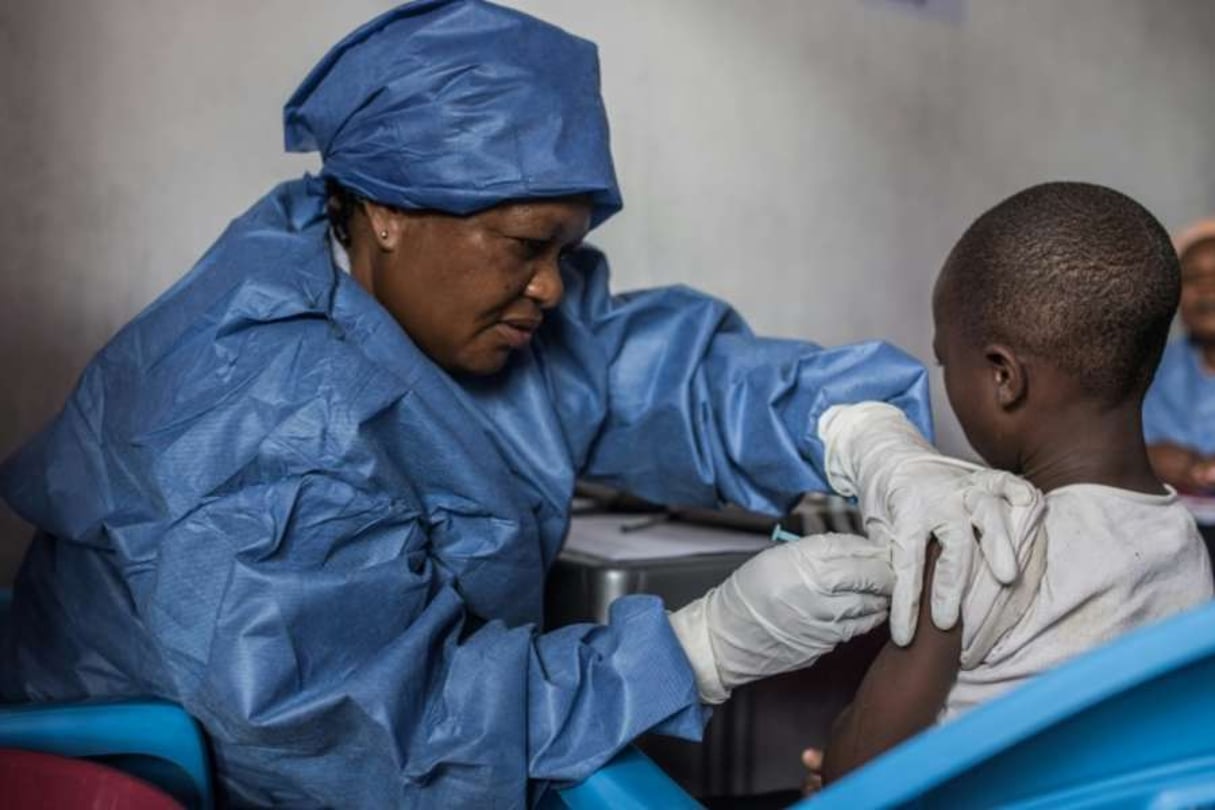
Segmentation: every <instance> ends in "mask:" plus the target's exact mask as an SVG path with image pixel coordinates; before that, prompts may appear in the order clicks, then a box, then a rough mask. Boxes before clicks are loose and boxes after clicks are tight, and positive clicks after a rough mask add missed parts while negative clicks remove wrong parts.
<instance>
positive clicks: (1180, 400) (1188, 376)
mask: <svg viewBox="0 0 1215 810" xmlns="http://www.w3.org/2000/svg"><path fill="white" fill-rule="evenodd" d="M1143 433H1144V437H1145V438H1146V439H1147V443H1148V444H1158V443H1169V444H1177V445H1181V446H1182V447H1188V448H1190V449H1191V450H1194V451H1196V452H1198V453H1200V454H1202V455H1205V456H1212V455H1215V374H1211V373H1210V372H1208V371H1205V370H1204V369H1203V367H1202V358H1201V356H1200V355H1199V352H1198V349H1197V348H1196V347H1195V346H1194V344H1192V343H1191V342H1190V341H1189V340H1188V339H1187V338H1180V339H1178V340H1174V341H1173V342H1171V343H1169V345H1168V346H1167V347H1166V348H1165V350H1164V356H1163V357H1162V358H1161V360H1160V367H1159V368H1158V369H1156V377H1155V378H1154V379H1153V380H1152V387H1151V388H1149V389H1148V393H1147V396H1146V397H1145V398H1144V400H1143Z"/></svg>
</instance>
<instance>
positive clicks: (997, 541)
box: [818, 402, 1035, 645]
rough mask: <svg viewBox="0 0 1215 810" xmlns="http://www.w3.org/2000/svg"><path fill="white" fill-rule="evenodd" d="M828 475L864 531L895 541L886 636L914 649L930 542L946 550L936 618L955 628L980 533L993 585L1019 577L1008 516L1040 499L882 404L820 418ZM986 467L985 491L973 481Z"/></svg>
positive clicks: (935, 592) (936, 589)
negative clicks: (936, 443) (931, 439)
mask: <svg viewBox="0 0 1215 810" xmlns="http://www.w3.org/2000/svg"><path fill="white" fill-rule="evenodd" d="M818 435H819V438H821V439H822V441H823V445H824V447H825V453H824V457H825V462H826V471H827V479H828V482H829V483H830V484H831V486H832V487H834V488H835V489H836V491H838V492H839V493H840V494H842V495H848V496H853V495H855V496H856V498H857V500H858V501H859V503H860V508H861V514H862V516H863V517H864V520H865V531H866V533H868V535H869V537H870V538H871V539H872V540H874V541H877V542H883V543H889V544H890V548H891V564H892V565H893V567H894V574H895V586H894V596H893V598H892V599H891V604H890V636H891V638H892V639H893V640H894V642H895V643H896V644H901V645H906V644H909V643H911V639H912V638H913V637H914V636H915V624H916V615H917V612H918V611H919V604H920V587H921V586H922V584H923V581H924V579H923V576H924V558H925V555H926V553H927V550H928V541H929V538H930V537H932V536H934V535H935V536H936V539H937V542H938V543H939V544H940V546H941V555H940V557H939V558H938V560H937V566H936V572H935V575H934V577H933V584H932V622H933V624H935V625H936V626H937V627H939V628H941V629H942V630H948V629H949V628H951V627H953V626H954V625H955V624H957V621H958V613H959V611H960V607H961V603H962V597H963V595H964V594H965V592H966V587H967V585H968V584H969V582H970V580H971V569H972V566H973V565H974V564H975V553H974V550H975V547H976V543H975V540H976V532H975V530H976V529H977V530H978V533H977V534H978V538H977V539H978V543H977V545H978V547H979V548H980V549H981V550H982V552H983V553H982V562H983V563H984V564H986V566H987V567H988V569H989V570H990V572H991V574H992V576H993V577H994V578H995V579H996V581H997V582H999V583H1002V584H1005V585H1007V584H1009V583H1012V582H1013V581H1015V580H1016V578H1017V573H1018V571H1017V556H1016V553H1015V551H1014V549H1015V548H1016V547H1017V545H1018V544H1017V543H1015V542H1014V541H1015V540H1016V538H1014V537H1013V536H1012V534H1011V530H1010V526H1012V525H1013V522H1012V519H1011V516H1010V511H1011V507H1013V506H1026V505H1029V504H1032V503H1033V502H1034V500H1035V493H1034V490H1033V487H1031V486H1030V485H1029V484H1027V483H1026V482H1025V481H1022V480H1021V479H1020V478H1017V477H1016V476H1014V475H1012V474H1010V473H1001V472H998V471H992V470H987V468H984V467H980V466H978V465H977V464H971V463H968V462H965V461H961V460H959V459H954V458H949V457H948V456H943V455H941V454H940V453H939V452H938V451H937V449H936V448H934V447H933V446H932V445H931V444H929V443H928V441H927V440H925V439H924V437H923V436H921V435H920V433H919V431H918V430H916V428H915V426H914V425H912V424H911V422H910V420H908V419H907V417H906V416H904V415H903V412H902V411H900V410H899V409H898V408H896V407H894V406H893V405H887V404H885V403H882V402H862V403H859V404H856V405H836V406H833V407H831V408H829V409H828V410H827V412H826V413H824V414H823V415H822V418H820V419H819V422H818ZM979 470H983V471H985V472H986V473H988V474H987V475H985V476H984V478H983V486H982V487H974V486H973V485H972V480H971V476H972V474H973V473H974V472H976V471H979Z"/></svg>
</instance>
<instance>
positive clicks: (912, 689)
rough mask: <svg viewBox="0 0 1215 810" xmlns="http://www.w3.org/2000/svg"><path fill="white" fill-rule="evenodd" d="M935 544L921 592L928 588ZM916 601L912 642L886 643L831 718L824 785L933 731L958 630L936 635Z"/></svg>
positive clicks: (954, 666) (954, 668) (954, 662)
mask: <svg viewBox="0 0 1215 810" xmlns="http://www.w3.org/2000/svg"><path fill="white" fill-rule="evenodd" d="M936 557H937V548H936V545H935V543H934V544H933V547H932V548H931V549H930V551H929V562H928V565H927V566H926V571H925V575H924V588H925V591H927V590H928V589H929V588H930V587H931V584H932V573H933V569H934V568H935V567H936ZM929 612H930V607H929V605H928V600H927V599H924V600H921V602H920V617H919V621H918V622H917V624H916V633H915V638H914V639H913V640H912V642H911V644H910V645H909V646H907V647H900V646H898V645H896V644H894V643H893V642H887V643H886V646H885V647H883V648H882V651H881V653H879V654H878V657H877V659H876V660H875V661H874V662H873V665H872V666H870V667H869V672H868V673H866V675H865V679H864V681H862V682H861V687H860V689H859V690H857V693H856V697H855V698H854V699H853V701H852V704H851V705H850V706H848V707H847V708H846V709H844V711H843V712H842V713H841V714H840V716H839V717H838V718H837V719H836V721H835V724H834V726H833V727H832V729H831V738H830V740H829V741H828V743H827V749H826V753H825V756H824V760H823V769H822V776H823V781H824V782H828V783H829V782H832V781H834V780H836V779H839V778H840V777H842V776H843V775H845V774H846V773H848V772H849V771H852V770H854V769H856V768H859V767H860V766H861V765H864V764H865V763H866V762H868V761H869V760H871V759H874V758H875V757H877V756H878V755H880V754H881V753H883V752H884V751H886V750H888V749H890V748H893V747H894V746H895V745H898V744H899V743H900V742H902V741H903V740H906V739H907V738H909V737H912V736H914V735H915V734H917V733H919V732H921V731H923V730H924V729H926V728H929V727H930V726H932V725H933V724H934V723H935V722H936V719H937V716H938V715H939V714H940V712H941V709H942V707H944V705H945V699H946V698H947V697H948V695H949V690H950V689H951V688H952V687H953V683H954V679H955V678H956V677H957V673H958V661H959V660H960V658H961V655H962V625H961V623H960V622H959V623H958V624H957V625H956V626H955V627H954V628H953V629H952V630H948V631H944V630H939V629H938V628H937V627H936V626H935V625H934V624H933V623H932V621H931V620H930V618H929Z"/></svg>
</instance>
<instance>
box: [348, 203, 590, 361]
mask: <svg viewBox="0 0 1215 810" xmlns="http://www.w3.org/2000/svg"><path fill="white" fill-rule="evenodd" d="M590 217H591V206H590V203H589V202H587V201H585V200H583V199H581V198H562V199H554V200H538V201H534V202H517V203H505V204H503V205H499V206H496V207H494V208H491V209H489V210H486V211H482V212H480V213H477V214H473V215H470V216H465V217H460V216H453V215H450V214H440V213H436V212H432V211H398V210H394V209H388V208H383V207H380V206H375V205H368V206H367V223H368V225H369V226H370V228H371V231H370V232H366V231H364V233H363V238H365V239H369V240H371V242H372V245H371V248H370V251H369V261H367V262H366V263H365V264H364V265H363V267H359V266H358V263H357V259H356V256H357V254H358V252H359V251H358V250H357V247H358V246H357V245H356V251H355V253H356V256H352V260H355V261H356V265H355V267H353V268H352V272H354V275H355V277H356V278H357V279H358V281H359V282H360V283H362V284H363V286H364V287H365V288H367V289H368V290H369V291H370V292H371V294H372V295H374V296H375V298H376V300H378V301H379V302H380V304H381V305H383V307H384V308H385V309H387V310H388V311H389V312H390V313H391V314H392V316H393V317H394V318H395V319H396V320H397V322H398V323H399V324H400V325H401V328H402V329H404V330H405V332H406V333H407V334H408V335H409V337H410V338H411V339H412V340H413V341H414V343H415V344H417V346H418V347H419V348H420V349H422V351H424V352H425V353H426V354H427V355H428V356H429V357H430V358H431V359H432V360H434V361H435V362H436V363H438V364H439V365H440V366H442V367H443V368H444V369H446V370H447V371H449V372H451V373H455V374H460V373H463V374H474V375H485V374H493V373H494V372H496V371H498V370H500V369H501V368H502V367H503V366H504V365H505V364H506V360H507V358H508V357H509V356H510V353H511V352H512V351H513V350H515V349H520V348H523V347H524V346H526V345H527V344H528V342H529V341H530V340H531V338H532V335H534V334H535V332H536V330H537V329H538V328H539V327H540V323H541V320H542V319H543V317H544V312H545V310H549V309H552V308H553V307H555V306H557V304H558V303H560V301H561V297H562V295H563V294H564V292H565V288H564V285H563V284H562V281H561V274H560V268H559V261H560V258H561V256H562V254H564V253H565V252H566V251H568V250H570V249H571V248H573V247H575V246H577V245H578V244H579V243H580V242H581V241H582V239H583V237H584V236H586V232H587V230H588V228H589V227H590Z"/></svg>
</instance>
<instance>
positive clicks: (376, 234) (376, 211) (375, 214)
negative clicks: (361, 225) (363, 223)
mask: <svg viewBox="0 0 1215 810" xmlns="http://www.w3.org/2000/svg"><path fill="white" fill-rule="evenodd" d="M363 213H364V214H365V215H366V217H367V224H368V225H369V226H370V227H371V239H372V242H373V243H374V244H375V246H376V247H377V248H378V249H379V250H380V251H382V252H384V253H391V252H392V251H394V250H396V247H397V245H398V244H400V242H401V236H402V234H403V233H404V231H405V229H406V228H407V227H408V217H407V216H406V214H405V212H403V211H398V210H397V209H395V208H391V207H389V206H387V205H380V204H379V203H374V202H371V201H370V200H364V201H363Z"/></svg>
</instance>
